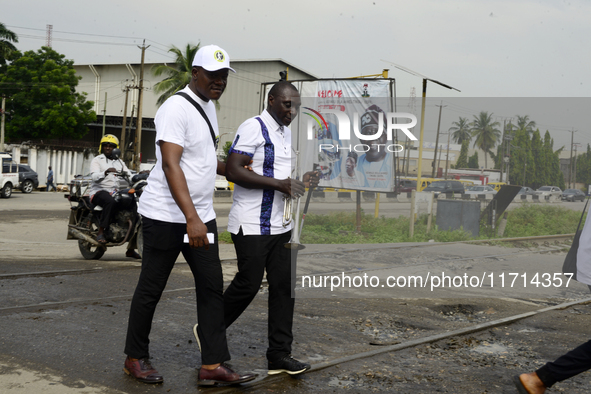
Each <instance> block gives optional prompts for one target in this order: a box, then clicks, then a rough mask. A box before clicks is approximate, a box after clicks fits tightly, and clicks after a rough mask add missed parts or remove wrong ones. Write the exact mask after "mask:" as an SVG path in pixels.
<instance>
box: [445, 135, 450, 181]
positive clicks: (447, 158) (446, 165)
mask: <svg viewBox="0 0 591 394" xmlns="http://www.w3.org/2000/svg"><path fill="white" fill-rule="evenodd" d="M450 136H451V131H449V130H448V131H447V154H446V156H445V179H446V180H447V169H448V168H449V167H448V166H449V137H450Z"/></svg>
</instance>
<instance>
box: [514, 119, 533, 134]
mask: <svg viewBox="0 0 591 394" xmlns="http://www.w3.org/2000/svg"><path fill="white" fill-rule="evenodd" d="M516 116H517V130H525V131H527V133H528V134H531V133H533V132H534V129H535V128H536V122H534V121H533V120H529V115H524V116H519V115H516Z"/></svg>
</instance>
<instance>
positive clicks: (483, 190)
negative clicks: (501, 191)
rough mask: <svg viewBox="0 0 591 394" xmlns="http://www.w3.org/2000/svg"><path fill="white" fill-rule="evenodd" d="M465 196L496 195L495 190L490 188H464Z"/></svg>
mask: <svg viewBox="0 0 591 394" xmlns="http://www.w3.org/2000/svg"><path fill="white" fill-rule="evenodd" d="M464 193H466V194H492V195H495V194H497V191H496V190H495V189H493V188H492V187H491V186H486V185H485V186H468V187H467V188H466V191H465V192H464Z"/></svg>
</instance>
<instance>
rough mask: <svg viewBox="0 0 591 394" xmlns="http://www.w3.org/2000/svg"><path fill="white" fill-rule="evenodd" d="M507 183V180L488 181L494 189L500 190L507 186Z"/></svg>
mask: <svg viewBox="0 0 591 394" xmlns="http://www.w3.org/2000/svg"><path fill="white" fill-rule="evenodd" d="M506 184H507V183H505V182H489V183H487V185H488V186H491V187H492V188H493V189H495V190H496V191H498V192H500V191H501V187H503V186H505V185H506Z"/></svg>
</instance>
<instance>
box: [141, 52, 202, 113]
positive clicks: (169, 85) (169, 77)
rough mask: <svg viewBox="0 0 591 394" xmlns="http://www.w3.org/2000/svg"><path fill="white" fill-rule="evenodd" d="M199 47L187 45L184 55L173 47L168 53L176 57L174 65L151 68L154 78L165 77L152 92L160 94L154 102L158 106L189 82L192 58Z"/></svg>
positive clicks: (160, 65)
mask: <svg viewBox="0 0 591 394" xmlns="http://www.w3.org/2000/svg"><path fill="white" fill-rule="evenodd" d="M199 45H200V44H197V45H191V44H187V46H186V47H185V51H184V53H183V51H182V50H181V49H179V48H177V47H176V46H174V45H173V46H172V48H170V49H169V50H168V52H171V53H173V54H174V55H175V56H176V59H175V61H174V65H168V64H159V65H155V66H154V67H153V68H152V72H153V73H154V75H155V76H157V77H158V76H160V75H162V74H164V75H166V78H164V79H163V80H162V81H160V82H158V83H157V84H155V85H154V91H155V92H156V93H158V94H160V93H161V94H160V97H158V100H157V101H156V104H157V105H158V106H160V105H162V104H163V103H164V102H165V101H166V99H167V98H169V97H170V96H172V95H173V94H175V93H176V92H178V91H179V90H181V89H183V88H184V87H185V86H187V84H188V83H189V82H190V81H191V70H192V69H193V58H194V57H195V54H196V53H197V51H198V50H199Z"/></svg>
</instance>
